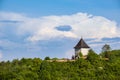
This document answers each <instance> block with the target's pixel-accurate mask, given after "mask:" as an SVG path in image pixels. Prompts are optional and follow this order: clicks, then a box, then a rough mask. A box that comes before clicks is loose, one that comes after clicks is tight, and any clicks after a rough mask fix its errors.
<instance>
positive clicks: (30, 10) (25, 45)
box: [0, 0, 120, 61]
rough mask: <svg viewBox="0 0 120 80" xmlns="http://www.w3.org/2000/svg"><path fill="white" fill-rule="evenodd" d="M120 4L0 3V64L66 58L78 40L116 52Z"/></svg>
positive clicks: (77, 0)
mask: <svg viewBox="0 0 120 80" xmlns="http://www.w3.org/2000/svg"><path fill="white" fill-rule="evenodd" d="M119 13H120V0H29V1H28V0H0V61H2V60H5V61H6V60H13V59H16V58H18V59H21V58H22V57H25V58H34V57H39V58H42V59H44V57H45V56H50V57H51V58H53V57H58V58H70V57H71V55H73V54H74V50H73V47H74V46H75V45H76V43H77V42H78V41H79V39H80V38H81V36H82V37H83V38H84V39H85V41H86V42H87V43H88V45H89V46H90V47H91V48H92V49H93V50H95V51H96V52H97V53H99V52H100V51H101V47H102V46H103V45H104V44H106V43H107V44H110V46H111V47H112V49H120V46H119V44H120V32H119V30H120V24H119V23H120V14H119Z"/></svg>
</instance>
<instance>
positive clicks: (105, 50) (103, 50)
mask: <svg viewBox="0 0 120 80" xmlns="http://www.w3.org/2000/svg"><path fill="white" fill-rule="evenodd" d="M110 50H111V47H110V45H108V44H105V45H104V46H103V47H102V52H108V51H110Z"/></svg>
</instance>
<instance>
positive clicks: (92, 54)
mask: <svg viewBox="0 0 120 80" xmlns="http://www.w3.org/2000/svg"><path fill="white" fill-rule="evenodd" d="M98 59H99V56H98V55H97V54H96V53H95V52H94V51H93V50H92V49H91V50H89V53H88V55H87V60H89V61H90V62H94V61H95V60H98Z"/></svg>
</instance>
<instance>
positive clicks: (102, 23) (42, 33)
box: [0, 12, 120, 42]
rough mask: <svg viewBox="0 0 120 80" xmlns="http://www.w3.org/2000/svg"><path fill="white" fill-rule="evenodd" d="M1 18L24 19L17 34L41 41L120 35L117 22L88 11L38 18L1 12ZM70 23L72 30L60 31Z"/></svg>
mask: <svg viewBox="0 0 120 80" xmlns="http://www.w3.org/2000/svg"><path fill="white" fill-rule="evenodd" d="M0 17H1V20H5V19H7V20H18V21H23V22H22V23H21V24H18V25H17V26H16V27H17V30H16V34H18V35H19V36H22V35H25V34H29V36H28V38H27V40H29V41H33V42H34V41H39V40H47V39H51V38H63V37H67V38H80V37H81V36H83V37H85V38H97V39H101V38H104V37H108V38H111V37H120V32H119V28H118V27H117V23H116V22H114V21H111V20H109V19H107V18H105V17H102V16H93V15H89V14H87V13H76V14H73V15H62V16H54V15H53V16H44V17H38V18H30V17H26V16H24V15H23V14H22V15H21V14H17V13H5V12H1V13H0ZM61 25H69V26H70V27H71V30H70V31H60V30H57V29H56V27H58V26H61Z"/></svg>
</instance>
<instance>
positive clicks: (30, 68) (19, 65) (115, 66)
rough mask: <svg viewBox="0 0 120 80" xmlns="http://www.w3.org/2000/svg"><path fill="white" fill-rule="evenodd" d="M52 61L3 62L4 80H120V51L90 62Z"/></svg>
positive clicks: (90, 55) (0, 73)
mask: <svg viewBox="0 0 120 80" xmlns="http://www.w3.org/2000/svg"><path fill="white" fill-rule="evenodd" d="M49 59H50V58H49V57H46V58H45V59H44V60H42V59H40V58H33V59H32V58H22V59H20V60H18V59H14V60H13V61H2V62H0V80H120V50H111V51H104V52H102V53H101V54H99V55H98V54H96V53H95V52H94V51H92V50H91V51H89V53H88V56H87V58H86V59H83V58H79V59H77V60H75V61H69V60H68V61H67V62H57V61H56V59H57V58H54V59H53V62H49V61H48V60H49Z"/></svg>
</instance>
